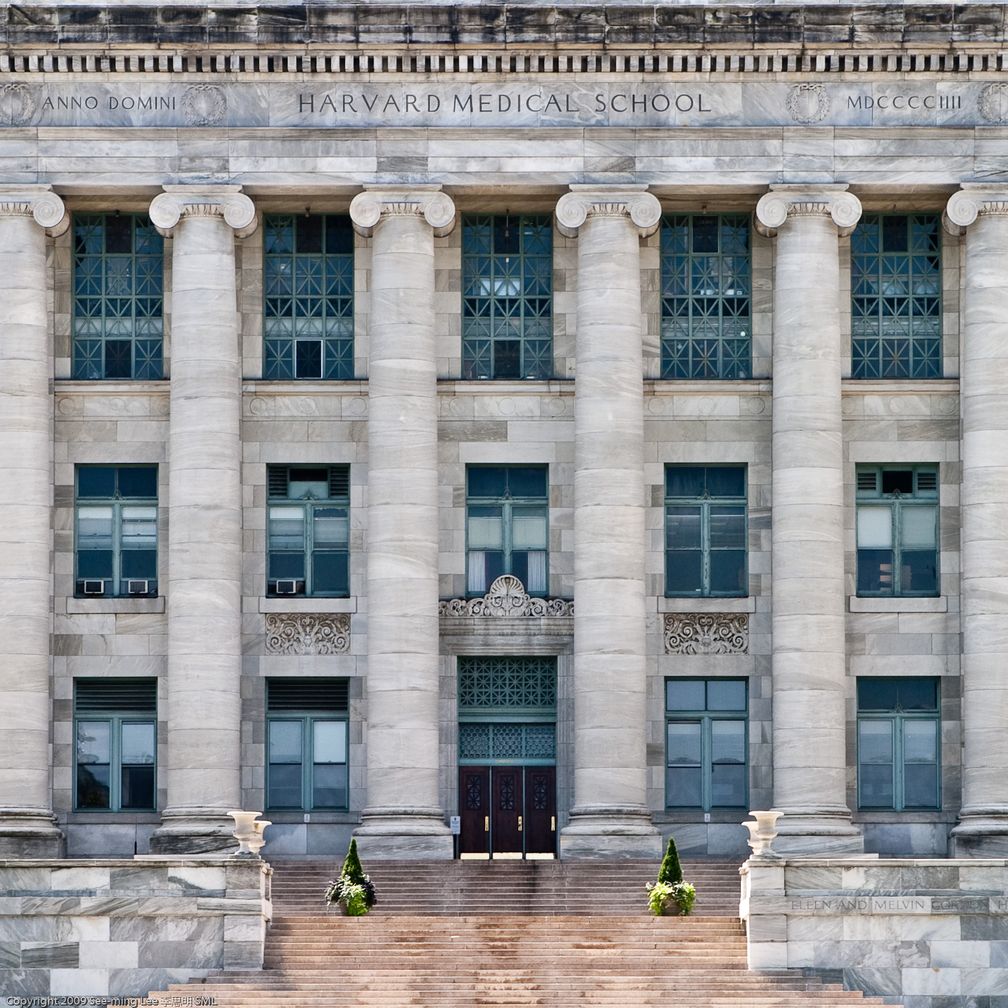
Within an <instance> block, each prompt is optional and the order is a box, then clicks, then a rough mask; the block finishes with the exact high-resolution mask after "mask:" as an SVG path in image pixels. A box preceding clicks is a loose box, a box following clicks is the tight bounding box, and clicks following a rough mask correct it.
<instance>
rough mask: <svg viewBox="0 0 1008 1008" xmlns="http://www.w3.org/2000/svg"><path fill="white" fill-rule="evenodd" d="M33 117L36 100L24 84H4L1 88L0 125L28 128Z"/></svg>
mask: <svg viewBox="0 0 1008 1008" xmlns="http://www.w3.org/2000/svg"><path fill="white" fill-rule="evenodd" d="M33 115H35V98H34V96H33V95H32V93H31V91H30V90H29V89H28V88H27V87H25V85H24V84H4V85H3V86H2V87H0V123H3V124H4V125H5V126H27V125H28V124H29V123H31V121H32V116H33Z"/></svg>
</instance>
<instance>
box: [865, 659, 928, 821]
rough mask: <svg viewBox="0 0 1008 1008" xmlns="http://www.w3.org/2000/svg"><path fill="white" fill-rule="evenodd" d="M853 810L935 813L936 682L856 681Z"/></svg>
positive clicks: (898, 680)
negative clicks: (855, 803)
mask: <svg viewBox="0 0 1008 1008" xmlns="http://www.w3.org/2000/svg"><path fill="white" fill-rule="evenodd" d="M857 698H858V715H857V728H858V807H859V808H862V809H893V810H895V811H902V810H903V809H936V808H939V807H940V804H941V801H940V781H941V759H940V746H941V715H940V708H939V681H938V680H937V679H932V678H923V677H921V678H917V677H908V678H905V679H904V678H900V679H867V678H859V679H858V681H857Z"/></svg>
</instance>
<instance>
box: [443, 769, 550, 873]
mask: <svg viewBox="0 0 1008 1008" xmlns="http://www.w3.org/2000/svg"><path fill="white" fill-rule="evenodd" d="M459 815H460V818H461V820H462V822H461V830H462V831H461V836H460V838H459V852H460V853H461V854H462V855H463V856H469V857H491V858H492V857H530V856H532V857H535V856H540V857H542V856H544V855H546V856H548V855H551V854H552V855H555V854H556V836H557V829H556V767H554V766H463V767H459Z"/></svg>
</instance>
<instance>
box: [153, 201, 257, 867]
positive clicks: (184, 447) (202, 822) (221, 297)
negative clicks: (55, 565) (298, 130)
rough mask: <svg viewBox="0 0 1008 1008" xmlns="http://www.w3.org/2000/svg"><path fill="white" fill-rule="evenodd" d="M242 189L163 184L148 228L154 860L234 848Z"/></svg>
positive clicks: (250, 217)
mask: <svg viewBox="0 0 1008 1008" xmlns="http://www.w3.org/2000/svg"><path fill="white" fill-rule="evenodd" d="M239 189H240V187H239V186H226V185H222V186H213V185H208V186H196V185H193V186H165V192H164V193H162V194H161V195H160V196H157V197H155V199H154V201H153V202H152V203H151V207H150V217H151V221H152V222H153V223H154V225H155V226H156V227H157V229H158V230H159V231H160V232H161V234H163V235H165V236H166V237H169V236H170V237H171V238H172V240H173V241H172V289H171V399H170V411H171V412H170V418H169V427H168V487H169V495H168V579H167V580H168V591H167V599H168V712H167V713H168V717H167V721H168V746H167V751H168V765H167V767H166V768H165V773H164V778H165V780H166V782H167V786H168V801H167V807H166V808H165V810H164V812H163V813H162V817H161V826H160V828H159V829H158V830H157V831H156V832H155V834H154V836H153V837H152V838H151V850H152V851H154V852H155V853H161V854H174V853H201V852H208V851H217V850H230V849H233V848H234V845H235V841H234V839H233V837H232V836H231V832H232V830H233V828H234V823H233V822H232V820H231V819H230V818H229V817H228V815H227V812H228V810H229V809H236V808H241V788H240V768H241V746H240V730H241V692H240V682H241V556H242V541H241V539H242V536H241V533H242V512H241V460H242V452H241V437H240V429H239V428H240V422H241V354H240V352H239V343H238V309H237V294H236V286H235V236H236V235H238V236H244V235H247V234H250V233H251V232H252V231H253V230H254V229H255V224H256V218H255V207H254V206H253V205H252V201H251V200H250V199H249V198H248V197H247V196H245V195H243V194H242V193H241V192H240V191H239Z"/></svg>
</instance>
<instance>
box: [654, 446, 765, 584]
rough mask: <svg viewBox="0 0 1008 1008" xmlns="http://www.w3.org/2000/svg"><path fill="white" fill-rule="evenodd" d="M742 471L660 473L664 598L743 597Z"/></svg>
mask: <svg viewBox="0 0 1008 1008" xmlns="http://www.w3.org/2000/svg"><path fill="white" fill-rule="evenodd" d="M746 567H747V564H746V470H745V466H738V465H731V466H691V465H670V466H666V467H665V594H666V595H669V596H677V595H697V596H701V597H704V596H718V595H722V596H741V595H748V594H749V591H748V576H747V574H746Z"/></svg>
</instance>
